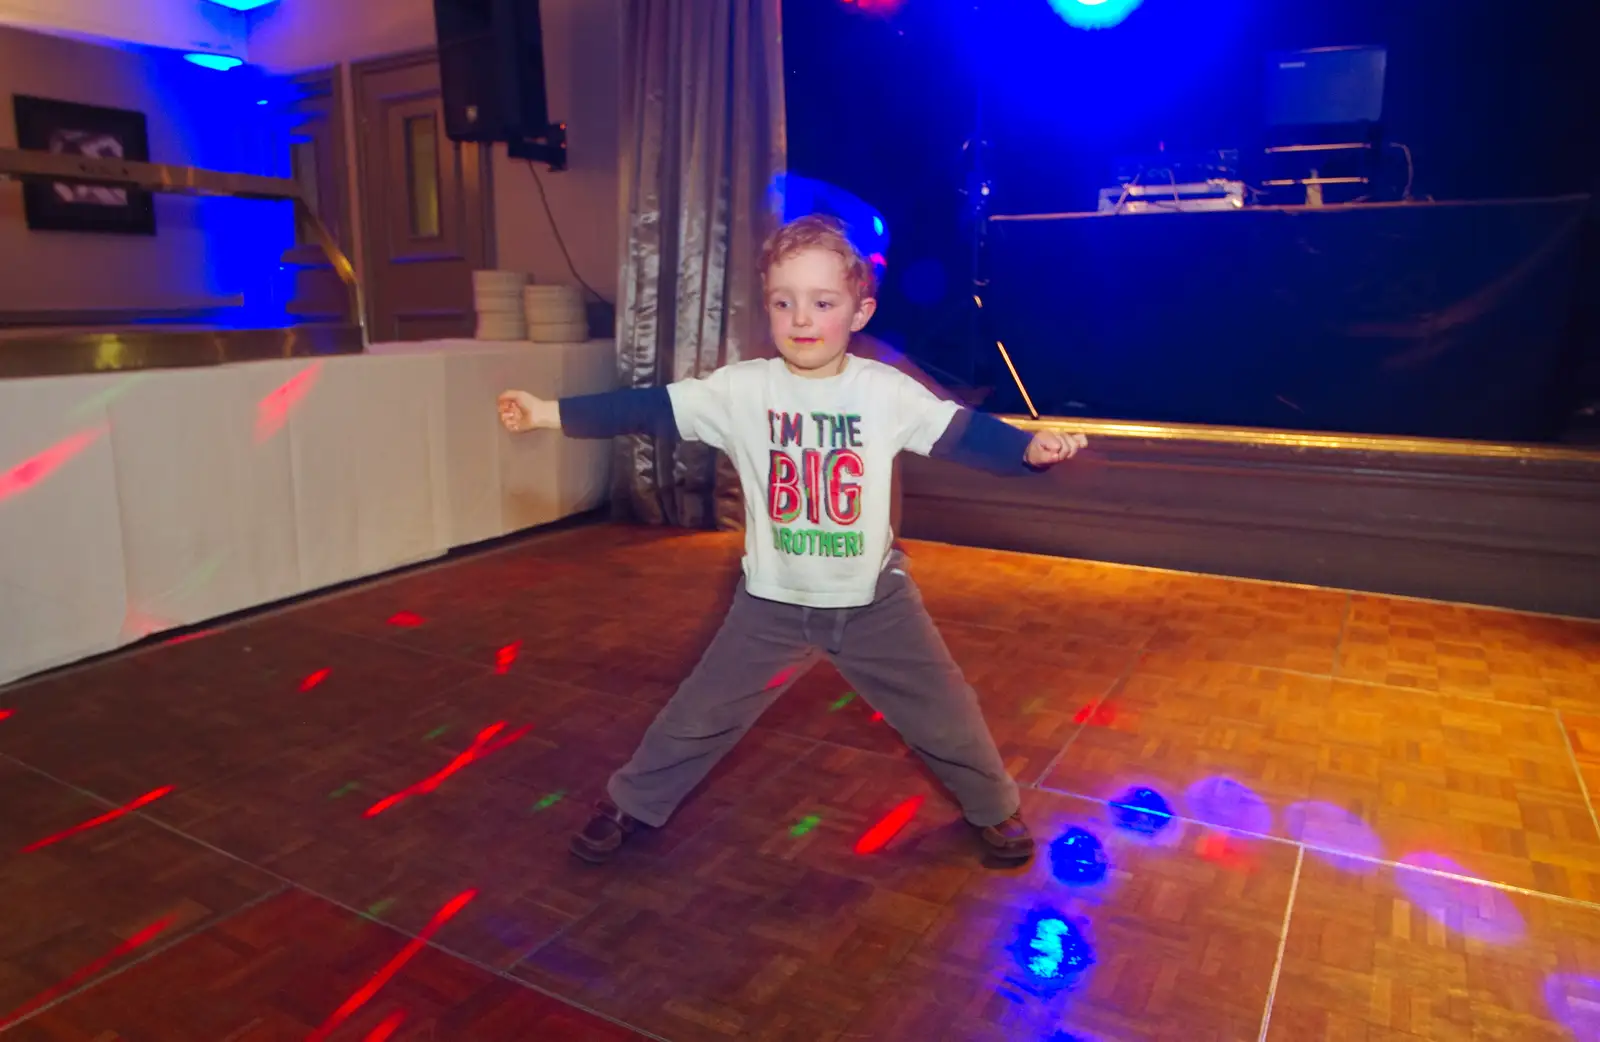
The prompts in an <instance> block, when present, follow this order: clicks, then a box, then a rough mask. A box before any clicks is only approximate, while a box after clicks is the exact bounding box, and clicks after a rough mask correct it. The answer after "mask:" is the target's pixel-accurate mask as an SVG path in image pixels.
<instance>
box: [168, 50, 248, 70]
mask: <svg viewBox="0 0 1600 1042" xmlns="http://www.w3.org/2000/svg"><path fill="white" fill-rule="evenodd" d="M183 60H184V61H186V62H193V63H194V64H195V65H198V66H200V67H201V68H202V69H215V70H217V71H218V72H227V71H228V70H229V69H237V68H238V67H239V66H241V65H243V64H244V62H242V61H240V60H239V59H238V58H230V57H229V56H228V55H226V54H185V55H184V56H183Z"/></svg>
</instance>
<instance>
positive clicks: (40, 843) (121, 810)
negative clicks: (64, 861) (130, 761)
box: [22, 785, 172, 854]
mask: <svg viewBox="0 0 1600 1042" xmlns="http://www.w3.org/2000/svg"><path fill="white" fill-rule="evenodd" d="M171 791H172V786H170V785H163V786H162V787H161V788H159V789H154V790H152V791H150V792H147V793H145V794H144V795H143V796H140V797H139V798H138V799H136V800H134V801H132V802H130V803H127V804H124V805H123V806H121V807H118V808H117V809H116V810H112V811H107V812H106V813H104V814H102V815H100V816H99V817H98V818H91V819H90V820H88V821H85V822H82V823H81V824H78V825H74V826H72V827H71V828H70V829H67V830H66V831H64V832H57V833H56V834H55V835H54V836H46V837H45V838H44V839H40V840H35V841H34V842H32V843H29V844H28V845H27V846H25V847H23V848H22V852H23V853H24V854H31V853H33V852H34V851H35V850H43V849H44V848H45V847H48V846H52V845H53V844H56V843H60V842H61V841H62V840H64V839H70V838H72V837H73V836H76V835H77V834H78V833H80V832H87V831H89V830H90V829H92V828H98V827H99V826H101V825H105V824H107V823H109V822H113V821H116V820H117V819H118V818H120V817H122V816H123V815H124V814H128V813H130V812H132V811H136V810H138V809H139V808H140V807H143V806H145V805H146V804H149V803H154V802H155V801H156V800H159V799H160V798H161V797H163V796H165V795H166V794H167V793H169V792H171Z"/></svg>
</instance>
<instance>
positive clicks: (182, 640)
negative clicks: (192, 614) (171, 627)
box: [161, 630, 217, 648]
mask: <svg viewBox="0 0 1600 1042" xmlns="http://www.w3.org/2000/svg"><path fill="white" fill-rule="evenodd" d="M216 632H217V631H216V630H201V631H199V632H198V633H184V634H180V635H179V636H176V637H173V638H172V639H171V640H164V641H162V642H161V646H162V647H168V648H170V647H171V646H172V645H174V644H187V643H189V642H190V641H191V640H199V639H200V638H201V637H209V636H211V635H212V634H213V633H216Z"/></svg>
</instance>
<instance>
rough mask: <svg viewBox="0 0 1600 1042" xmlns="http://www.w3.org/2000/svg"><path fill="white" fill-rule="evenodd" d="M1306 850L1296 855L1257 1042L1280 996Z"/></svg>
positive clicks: (1262, 1040) (1263, 1036)
mask: <svg viewBox="0 0 1600 1042" xmlns="http://www.w3.org/2000/svg"><path fill="white" fill-rule="evenodd" d="M1305 863H1306V850H1305V847H1303V846H1302V847H1301V848H1300V849H1299V850H1297V851H1295V854H1294V875H1293V876H1291V877H1290V879H1289V897H1288V900H1286V901H1285V902H1284V905H1283V926H1282V927H1281V928H1280V929H1279V930H1278V954H1277V956H1276V957H1275V958H1274V959H1273V962H1272V978H1271V980H1269V981H1268V982H1267V1004H1266V1006H1265V1007H1264V1008H1263V1009H1262V1010H1261V1031H1260V1032H1259V1033H1258V1034H1257V1035H1256V1039H1257V1042H1266V1040H1267V1032H1268V1030H1269V1029H1270V1028H1271V1026H1272V1002H1273V1000H1274V999H1275V998H1277V996H1278V978H1279V977H1281V976H1282V975H1283V957H1284V954H1285V953H1286V952H1287V951H1288V948H1289V923H1290V922H1291V921H1292V920H1293V919H1294V901H1295V898H1296V897H1298V896H1299V893H1300V870H1301V869H1302V868H1303V867H1305Z"/></svg>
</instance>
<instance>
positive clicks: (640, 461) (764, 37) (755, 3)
mask: <svg viewBox="0 0 1600 1042" xmlns="http://www.w3.org/2000/svg"><path fill="white" fill-rule="evenodd" d="M780 2H781V0H626V9H625V13H624V22H623V34H624V43H623V76H624V79H625V81H626V83H627V85H626V86H625V87H624V91H623V129H622V134H623V141H622V167H623V169H622V206H623V210H624V219H623V222H622V238H623V242H622V278H621V282H620V285H621V292H620V294H619V296H620V298H621V299H620V300H619V301H618V306H619V309H620V312H621V316H620V317H621V321H620V325H619V328H618V339H617V352H618V365H619V367H620V370H621V375H622V385H623V386H625V387H652V386H658V385H661V384H667V383H671V382H672V381H674V380H681V379H685V378H688V377H694V376H703V375H705V374H707V373H709V372H711V371H712V370H714V369H717V368H718V367H720V366H723V365H725V364H727V363H729V362H737V361H739V360H741V359H745V358H751V357H756V356H758V355H760V354H763V353H764V352H765V351H766V350H768V348H767V347H766V341H767V336H766V331H765V326H764V320H763V316H762V307H761V301H760V279H759V277H758V273H757V272H756V270H755V268H756V265H755V261H756V254H757V251H758V250H759V248H760V245H761V241H762V239H763V238H764V237H765V236H766V234H767V233H768V232H769V231H770V230H771V229H772V227H773V226H774V224H775V223H776V220H777V215H776V214H775V213H774V206H773V201H774V200H773V196H772V193H771V187H772V183H773V178H774V177H775V176H776V175H777V174H778V173H780V172H781V171H782V170H783V169H784V164H785V153H786V148H785V136H784V95H783V45H782V25H783V23H782V18H781V8H780ZM616 452H617V457H616V467H615V471H614V473H615V475H616V477H615V479H614V481H615V483H614V487H613V489H612V493H613V494H612V505H613V513H614V515H615V516H618V517H620V518H627V519H632V520H638V521H643V522H646V523H649V524H657V525H661V524H665V525H676V526H682V527H687V528H710V527H719V528H738V527H741V526H742V525H743V523H744V511H743V506H742V503H741V500H740V496H739V488H738V479H737V478H736V477H735V476H734V474H733V471H732V468H731V466H729V465H728V462H727V460H725V459H720V457H719V454H718V453H716V452H714V451H712V450H709V449H706V448H705V447H704V446H701V445H692V444H687V445H686V444H680V443H678V442H677V440H676V438H673V437H671V436H670V435H669V434H667V433H666V432H663V433H662V434H661V435H659V436H654V437H647V436H635V437H628V438H622V439H618V442H617V447H616Z"/></svg>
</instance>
